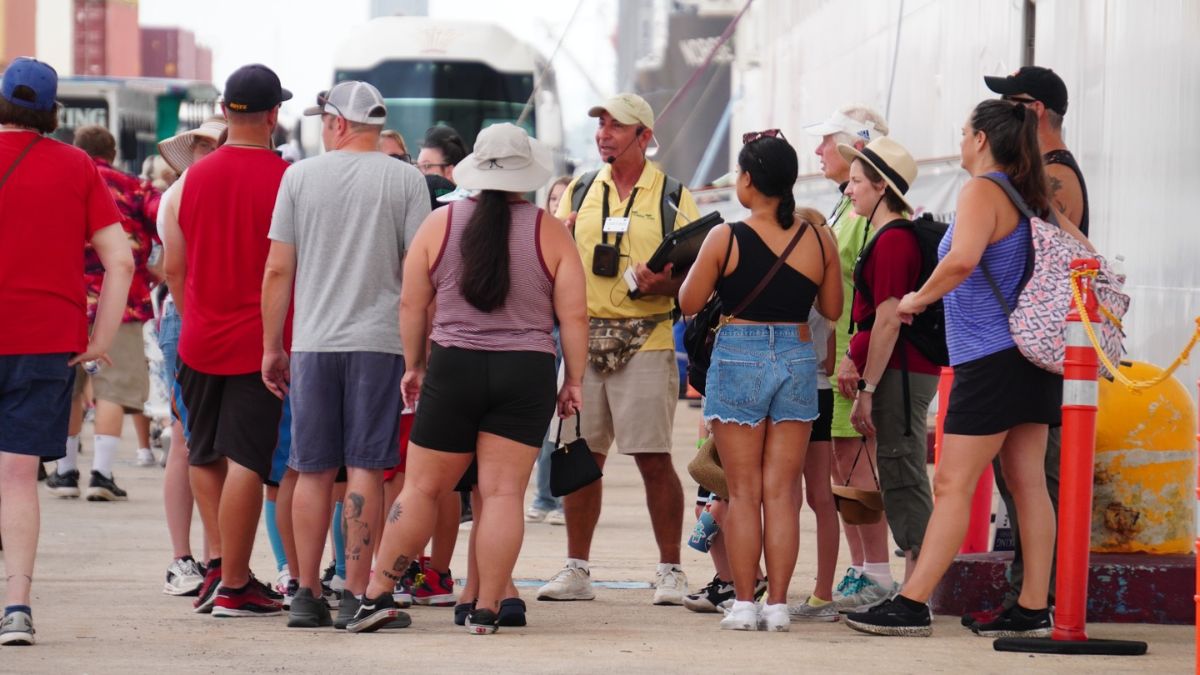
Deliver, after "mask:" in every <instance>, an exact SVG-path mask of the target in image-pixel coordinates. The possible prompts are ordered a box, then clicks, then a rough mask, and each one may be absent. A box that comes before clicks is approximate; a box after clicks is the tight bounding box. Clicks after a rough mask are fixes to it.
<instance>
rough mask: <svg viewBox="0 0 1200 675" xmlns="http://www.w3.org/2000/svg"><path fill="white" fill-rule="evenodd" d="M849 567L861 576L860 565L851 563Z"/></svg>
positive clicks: (861, 569)
mask: <svg viewBox="0 0 1200 675" xmlns="http://www.w3.org/2000/svg"><path fill="white" fill-rule="evenodd" d="M850 569H852V570H854V571H855V572H856V573H857V574H858V576H860V577H861V576H862V573H863V566H862V565H851V566H850Z"/></svg>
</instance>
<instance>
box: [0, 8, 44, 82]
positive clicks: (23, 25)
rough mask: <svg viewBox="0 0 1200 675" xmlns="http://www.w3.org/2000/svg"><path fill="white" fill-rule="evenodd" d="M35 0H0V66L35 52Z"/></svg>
mask: <svg viewBox="0 0 1200 675" xmlns="http://www.w3.org/2000/svg"><path fill="white" fill-rule="evenodd" d="M36 36H37V0H0V68H3V67H4V66H5V64H7V63H9V62H10V61H12V60H13V59H14V58H16V57H18V56H33V55H35V54H37V41H36Z"/></svg>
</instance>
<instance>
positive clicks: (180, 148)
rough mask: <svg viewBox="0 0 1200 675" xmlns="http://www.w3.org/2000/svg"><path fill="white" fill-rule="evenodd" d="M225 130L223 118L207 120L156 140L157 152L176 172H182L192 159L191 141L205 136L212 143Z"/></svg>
mask: <svg viewBox="0 0 1200 675" xmlns="http://www.w3.org/2000/svg"><path fill="white" fill-rule="evenodd" d="M224 131H225V121H224V120H209V121H207V122H205V123H204V124H201V125H200V126H199V127H197V128H195V129H189V130H188V131H185V132H183V133H181V134H175V135H174V136H172V137H170V138H167V139H163V140H161V141H159V142H158V154H160V155H162V157H163V159H165V160H167V164H170V165H171V168H172V169H175V172H176V173H183V172H184V171H186V170H187V168H188V167H189V166H191V165H192V162H193V161H194V160H193V158H192V142H193V141H194V140H195V139H196V138H207V139H209V140H211V141H212V142H213V143H220V142H221V134H222V133H224Z"/></svg>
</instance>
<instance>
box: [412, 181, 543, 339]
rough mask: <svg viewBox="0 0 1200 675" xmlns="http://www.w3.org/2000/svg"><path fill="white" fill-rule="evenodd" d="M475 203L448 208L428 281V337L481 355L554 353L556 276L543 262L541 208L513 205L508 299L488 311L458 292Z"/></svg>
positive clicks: (509, 241) (455, 203)
mask: <svg viewBox="0 0 1200 675" xmlns="http://www.w3.org/2000/svg"><path fill="white" fill-rule="evenodd" d="M475 207H476V202H475V200H474V199H464V200H462V201H458V202H454V203H452V204H451V205H450V214H449V217H448V218H447V220H448V224H447V227H446V236H445V238H444V239H443V240H442V249H441V251H440V252H439V253H438V257H437V260H435V261H434V263H433V268H432V269H431V270H430V271H429V278H430V280H431V281H432V282H433V286H434V288H435V289H436V292H437V311H436V312H435V313H434V317H433V332H432V334H431V336H430V337H431V339H432V340H433V341H434V342H436V343H438V344H439V345H441V346H443V347H458V348H461V349H472V350H476V351H484V352H546V353H548V354H554V353H555V349H554V334H553V331H554V303H553V295H554V278H553V277H552V276H551V275H550V270H548V269H547V268H546V263H545V260H544V259H543V258H542V249H541V239H540V234H541V226H542V210H541V209H539V208H538V207H537V206H534V205H533V204H530V203H529V202H525V201H520V202H512V203H511V204H510V206H509V212H510V213H511V214H512V226H511V227H509V230H508V275H509V286H508V297H507V298H506V299H505V301H504V304H503V305H501V306H500V307H499V308H497V309H495V310H493V311H491V312H482V311H480V310H479V309H477V308H476V307H475V306H474V305H472V304H471V303H469V302H467V299H466V298H464V297H463V295H462V292H461V291H460V290H459V284H458V280H459V278H460V276H461V274H462V267H463V259H462V248H461V241H462V235H463V232H464V231H465V230H466V227H467V221H469V220H470V218H471V214H472V213H474V212H475Z"/></svg>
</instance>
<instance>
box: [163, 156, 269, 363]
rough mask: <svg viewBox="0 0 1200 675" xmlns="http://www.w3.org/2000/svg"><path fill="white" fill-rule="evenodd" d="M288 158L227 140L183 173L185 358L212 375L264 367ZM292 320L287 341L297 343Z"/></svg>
mask: <svg viewBox="0 0 1200 675" xmlns="http://www.w3.org/2000/svg"><path fill="white" fill-rule="evenodd" d="M287 167H288V164H287V162H285V161H283V160H282V159H280V158H279V157H278V156H276V155H275V153H273V152H270V151H268V150H263V149H259V148H245V147H238V146H231V145H225V146H222V147H221V148H219V149H218V150H217V151H216V152H213V153H212V154H211V155H209V156H207V157H205V158H204V159H202V160H201V161H199V162H196V163H195V164H194V165H192V167H191V168H190V169H188V171H187V174H186V175H185V177H184V179H183V180H184V184H183V193H182V195H181V197H180V203H179V228H180V230H182V231H183V240H184V242H185V244H186V247H187V254H186V256H187V281H186V283H185V284H184V298H185V304H184V312H185V314H184V317H183V329H182V331H181V332H180V335H179V358H180V359H182V360H183V362H184V363H186V364H187V365H188V366H189V367H190V368H193V369H195V370H198V371H200V372H202V373H208V374H210V375H244V374H247V373H253V372H258V371H259V370H260V369H261V368H262V353H263V348H262V347H263V345H262V340H263V325H262V283H263V271H264V270H265V269H266V266H267V254H268V252H269V251H270V248H271V240H270V239H268V238H267V232H268V231H269V230H270V229H271V214H272V212H273V211H274V209H275V195H276V193H277V192H278V191H279V183H280V181H282V180H283V172H284V171H285V170H286V169H287ZM290 338H291V321H290V319H289V320H288V322H287V324H286V327H285V329H284V345H285V346H288V345H290V343H291V339H290Z"/></svg>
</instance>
